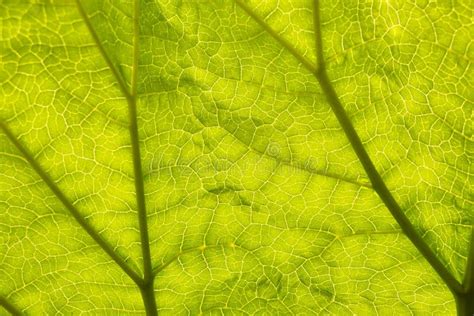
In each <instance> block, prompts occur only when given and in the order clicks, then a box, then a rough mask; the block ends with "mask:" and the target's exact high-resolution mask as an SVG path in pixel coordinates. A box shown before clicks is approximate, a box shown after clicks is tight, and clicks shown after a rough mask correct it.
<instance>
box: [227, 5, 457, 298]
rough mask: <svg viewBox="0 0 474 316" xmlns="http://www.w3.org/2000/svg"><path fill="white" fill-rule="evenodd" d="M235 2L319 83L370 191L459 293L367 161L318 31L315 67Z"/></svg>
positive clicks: (316, 20) (317, 24)
mask: <svg viewBox="0 0 474 316" xmlns="http://www.w3.org/2000/svg"><path fill="white" fill-rule="evenodd" d="M235 1H236V3H237V4H238V5H239V6H240V7H241V8H242V9H243V10H244V11H245V12H247V14H248V15H250V16H251V17H252V18H253V19H254V20H255V21H256V22H257V23H258V24H259V25H260V26H261V27H262V28H263V29H264V30H266V31H267V32H268V33H269V34H270V35H271V36H272V37H273V38H274V39H275V40H276V41H278V42H279V43H280V44H281V45H283V46H284V47H285V48H286V49H288V51H289V52H290V53H291V54H293V56H294V57H295V58H296V59H297V60H299V61H300V62H301V63H302V65H303V66H305V67H306V69H308V70H309V71H310V72H311V73H312V74H313V75H314V76H315V78H316V79H317V80H318V82H319V84H320V86H321V88H322V90H323V92H324V94H325V95H326V99H327V101H328V103H329V105H330V106H331V109H332V111H333V112H334V114H335V115H336V118H337V120H338V121H339V124H340V125H341V127H342V129H343V130H344V133H345V134H346V137H347V138H348V140H349V142H350V143H351V146H352V148H353V149H354V152H355V153H356V155H357V157H358V158H359V160H360V162H361V164H362V166H363V167H364V170H365V172H366V173H367V176H368V177H369V180H370V182H371V183H372V187H373V189H374V190H375V191H376V193H377V194H378V195H379V197H380V199H381V200H382V202H383V203H384V204H385V206H386V207H387V208H388V210H389V211H390V213H391V214H392V216H393V217H394V219H395V220H396V221H397V223H398V224H399V225H400V228H401V229H402V231H403V232H404V233H405V235H406V236H407V237H408V238H409V239H410V241H411V242H412V243H413V244H414V245H415V247H416V248H417V249H418V251H420V252H421V254H422V255H423V256H424V257H425V258H426V260H427V261H428V262H429V263H430V264H431V266H432V267H433V269H434V270H435V271H436V272H437V273H438V275H439V276H440V277H441V278H442V279H443V281H444V282H445V283H446V285H447V286H448V288H449V289H450V290H451V292H453V293H456V292H459V293H460V292H462V286H461V284H460V283H459V282H458V281H457V280H456V279H455V278H454V277H453V276H452V275H451V273H450V272H449V271H448V270H447V269H446V267H445V266H444V264H443V263H442V262H441V261H440V260H439V259H438V258H437V256H436V255H435V253H434V252H433V251H432V250H431V248H430V247H429V246H428V245H427V244H426V243H425V241H424V240H423V239H422V237H421V236H420V235H419V234H418V232H417V231H416V229H415V227H414V226H413V225H412V224H411V222H410V221H409V220H408V218H407V217H406V215H405V214H404V212H403V211H402V209H401V208H400V206H399V205H398V203H397V202H396V200H395V198H394V197H393V196H392V194H391V192H390V191H389V189H388V188H387V186H386V184H385V182H384V181H383V179H382V177H381V176H380V174H379V173H378V171H377V169H376V168H375V166H374V164H373V162H372V160H371V159H370V157H369V155H368V153H367V151H366V150H365V148H364V145H363V144H362V141H361V139H360V138H359V135H358V134H357V132H356V131H355V128H354V126H353V125H352V122H351V121H350V119H349V117H348V115H347V113H346V112H345V110H344V107H343V106H342V104H341V101H340V100H339V97H338V96H337V93H336V91H335V90H334V87H333V86H332V83H331V81H330V79H329V77H328V75H327V73H326V68H325V63H324V59H322V57H323V49H322V38H321V30H317V31H315V35H316V43H317V44H318V43H319V45H318V46H317V47H316V50H317V56H318V67H316V66H314V65H313V64H312V63H311V62H309V61H308V60H306V58H304V57H303V56H301V55H300V54H299V53H298V51H297V50H296V49H295V48H294V47H292V46H291V45H290V44H289V43H288V42H287V41H286V40H285V39H283V38H282V37H281V36H280V35H278V34H277V33H276V32H275V31H274V30H272V29H271V28H270V26H268V25H267V24H266V23H265V22H264V21H262V20H261V19H260V17H258V16H257V15H256V14H255V13H254V12H253V11H252V10H251V9H250V8H249V7H248V6H247V5H246V4H244V3H243V2H242V0H235ZM314 11H315V12H314V27H315V29H316V28H319V29H320V25H321V23H320V15H319V1H318V0H314Z"/></svg>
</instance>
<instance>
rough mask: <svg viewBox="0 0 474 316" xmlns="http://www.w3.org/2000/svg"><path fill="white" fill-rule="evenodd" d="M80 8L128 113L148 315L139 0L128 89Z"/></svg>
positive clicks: (153, 311) (152, 305) (152, 311)
mask: <svg viewBox="0 0 474 316" xmlns="http://www.w3.org/2000/svg"><path fill="white" fill-rule="evenodd" d="M76 4H77V7H78V9H79V12H80V14H81V16H82V18H83V20H84V22H85V24H86V25H87V28H88V29H89V32H90V34H91V35H92V37H93V38H94V41H95V43H96V45H97V48H98V49H99V51H100V53H101V55H102V57H103V59H104V60H105V62H106V63H107V65H108V66H109V68H110V70H111V71H112V74H113V75H114V77H115V79H116V80H117V82H118V85H119V87H120V90H121V92H122V93H123V95H124V97H125V98H126V100H127V105H128V114H129V134H130V141H131V145H132V159H133V170H134V182H135V192H136V202H137V209H138V211H137V213H138V222H139V227H140V244H141V249H142V256H143V278H140V277H138V278H139V280H138V281H136V282H135V283H136V284H137V285H138V287H139V289H140V292H141V294H142V298H143V303H144V305H145V310H146V313H147V315H157V308H156V302H155V297H154V287H153V281H154V278H153V273H152V263H151V255H150V241H149V236H148V224H147V212H146V202H145V188H144V183H143V172H142V165H141V157H140V141H139V133H138V118H137V80H138V55H139V46H138V44H139V23H138V18H139V14H140V11H139V10H140V5H139V1H138V0H135V1H134V4H133V65H132V78H131V89H130V90H131V91H129V90H128V88H127V85H126V83H125V81H124V79H123V78H122V76H121V75H120V74H119V72H118V71H117V68H116V67H115V66H114V63H113V62H112V60H111V59H110V57H109V56H108V54H107V52H106V51H105V48H104V47H103V46H102V44H101V42H100V40H99V37H98V36H97V33H96V32H95V30H94V28H93V27H92V24H91V21H90V19H89V17H88V16H87V14H86V12H85V10H84V8H83V6H82V4H81V2H80V0H76Z"/></svg>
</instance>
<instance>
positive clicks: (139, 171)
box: [127, 0, 158, 315]
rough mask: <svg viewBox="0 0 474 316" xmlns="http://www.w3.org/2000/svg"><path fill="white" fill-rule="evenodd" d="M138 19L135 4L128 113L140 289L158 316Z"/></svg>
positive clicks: (148, 309)
mask: <svg viewBox="0 0 474 316" xmlns="http://www.w3.org/2000/svg"><path fill="white" fill-rule="evenodd" d="M139 16H140V3H139V0H134V3H133V66H132V80H131V86H132V87H131V94H130V95H129V96H128V97H127V103H128V113H129V119H130V126H129V131H130V140H131V143H132V158H133V170H134V174H135V192H136V201H137V208H138V223H139V227H140V244H141V248H142V256H143V283H142V284H141V286H139V287H140V293H141V295H142V299H143V303H144V305H145V311H146V314H147V315H158V310H157V306H156V299H155V293H154V284H153V283H154V277H153V268H152V260H151V251H150V237H149V235H148V221H147V211H146V201H145V185H144V180H143V168H142V159H141V156H140V137H139V133H138V116H137V84H138V66H139V64H138V58H139V36H140V30H139V27H140V25H139V21H138V19H139Z"/></svg>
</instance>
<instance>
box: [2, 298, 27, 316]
mask: <svg viewBox="0 0 474 316" xmlns="http://www.w3.org/2000/svg"><path fill="white" fill-rule="evenodd" d="M0 306H3V308H5V309H6V310H7V312H9V313H10V314H12V315H14V316H17V315H22V313H21V311H20V310H19V309H18V308H17V307H16V306H15V305H13V304H12V303H10V302H9V301H8V300H7V299H6V298H5V297H3V296H1V295H0Z"/></svg>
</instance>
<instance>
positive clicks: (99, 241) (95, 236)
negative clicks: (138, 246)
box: [0, 122, 142, 284]
mask: <svg viewBox="0 0 474 316" xmlns="http://www.w3.org/2000/svg"><path fill="white" fill-rule="evenodd" d="M0 128H1V129H2V130H3V132H4V133H5V134H6V136H7V137H8V139H9V140H10V141H11V142H12V143H13V145H15V147H16V148H17V149H18V150H19V151H20V153H21V154H22V155H23V157H24V158H25V159H26V160H27V161H28V163H29V164H30V165H31V167H32V168H33V169H34V170H35V171H36V173H37V174H38V175H39V176H40V178H41V179H42V180H43V181H44V182H45V183H46V185H47V186H48V187H49V188H50V190H51V191H52V192H53V193H54V194H55V195H56V197H57V198H58V199H59V200H60V201H61V202H62V204H63V205H64V206H65V207H66V209H67V210H68V211H69V212H70V213H71V215H72V216H73V217H74V218H75V220H76V221H77V222H78V223H79V225H81V227H82V228H83V229H84V230H85V231H86V232H87V233H88V234H89V236H91V237H92V239H94V241H95V242H96V243H97V244H98V245H99V246H100V247H101V248H102V249H103V250H104V251H105V252H106V253H107V254H108V255H109V256H110V258H111V259H112V260H113V261H115V263H117V264H118V265H119V267H120V268H122V270H123V271H124V272H125V273H126V274H127V275H128V276H129V277H130V278H131V279H132V280H133V281H134V282H135V283H136V284H140V283H141V282H142V281H141V279H140V277H139V276H138V275H137V274H136V273H135V271H133V270H132V269H131V268H130V267H129V266H128V265H127V264H126V263H125V261H124V260H123V259H122V258H121V257H120V256H119V255H118V254H116V253H115V251H114V250H113V249H112V247H111V246H110V245H109V244H108V243H107V242H106V241H105V240H104V239H102V237H101V236H100V235H99V234H98V233H97V232H96V231H95V230H94V229H93V228H92V227H91V226H90V225H89V223H87V221H86V220H85V219H84V218H83V217H82V215H81V214H80V212H79V211H78V210H77V208H76V207H75V206H74V205H73V204H72V203H71V202H70V201H69V200H68V198H67V197H66V196H65V195H64V193H63V192H62V191H61V189H59V187H58V186H57V185H56V183H55V182H54V181H53V179H51V177H50V176H49V175H48V174H47V173H46V172H45V171H44V170H43V168H42V167H41V166H40V164H39V163H38V162H37V161H36V160H35V158H34V156H33V155H32V154H31V153H30V152H29V151H28V149H27V148H26V147H24V146H23V145H22V144H21V143H20V141H19V140H18V139H17V138H16V136H15V135H14V134H13V133H12V131H11V130H10V129H9V128H8V127H7V125H6V124H5V123H4V122H0Z"/></svg>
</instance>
